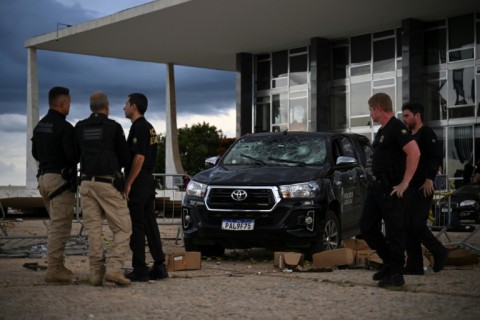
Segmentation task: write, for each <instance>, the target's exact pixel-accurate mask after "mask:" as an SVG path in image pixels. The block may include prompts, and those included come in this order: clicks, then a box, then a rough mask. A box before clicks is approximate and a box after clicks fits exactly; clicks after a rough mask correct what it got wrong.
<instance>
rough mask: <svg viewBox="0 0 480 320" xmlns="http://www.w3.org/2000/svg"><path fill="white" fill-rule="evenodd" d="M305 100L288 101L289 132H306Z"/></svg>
mask: <svg viewBox="0 0 480 320" xmlns="http://www.w3.org/2000/svg"><path fill="white" fill-rule="evenodd" d="M307 110H308V109H307V98H303V99H294V100H290V125H289V130H290V131H307V129H308V128H307Z"/></svg>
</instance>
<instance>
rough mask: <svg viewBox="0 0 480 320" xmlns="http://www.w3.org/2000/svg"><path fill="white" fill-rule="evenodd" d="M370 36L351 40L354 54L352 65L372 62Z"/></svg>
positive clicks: (351, 48)
mask: <svg viewBox="0 0 480 320" xmlns="http://www.w3.org/2000/svg"><path fill="white" fill-rule="evenodd" d="M370 42H371V41H370V34H366V35H363V36H358V37H353V38H351V39H350V50H351V52H352V63H361V62H370V61H371V57H372V50H371V44H370Z"/></svg>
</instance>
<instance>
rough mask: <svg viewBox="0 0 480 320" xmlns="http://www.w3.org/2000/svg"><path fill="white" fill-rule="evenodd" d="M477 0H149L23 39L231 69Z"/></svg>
mask: <svg viewBox="0 0 480 320" xmlns="http://www.w3.org/2000/svg"><path fill="white" fill-rule="evenodd" d="M479 7H480V2H479V1H478V0H461V1H452V0H421V1H419V0H402V1H386V0H365V1H359V0H157V1H153V2H150V3H147V4H144V5H141V6H138V7H133V8H131V9H127V10H124V11H121V12H118V13H115V14H112V15H109V16H106V17H103V18H99V19H95V20H92V21H89V22H86V23H82V24H78V25H74V26H71V27H67V28H64V29H61V30H57V31H54V32H50V33H47V34H44V35H41V36H38V37H34V38H31V39H28V40H26V41H25V47H34V48H37V49H41V50H49V51H58V52H67V53H76V54H85V55H92V56H101V57H112V58H119V59H128V60H138V61H148V62H159V63H173V64H175V65H184V66H192V67H201V68H210V69H220V70H230V71H234V70H235V56H236V54H237V53H240V52H244V53H261V52H269V51H275V50H279V49H285V48H288V47H295V46H301V45H306V44H308V43H309V42H310V39H311V38H314V37H321V38H328V39H339V38H344V37H348V36H354V35H360V34H363V33H367V32H374V31H381V30H386V29H390V28H395V27H399V26H401V21H402V20H403V19H406V18H412V19H419V20H427V21H430V20H436V19H441V18H445V17H451V16H456V15H461V14H466V13H472V12H474V11H475V10H478V9H479Z"/></svg>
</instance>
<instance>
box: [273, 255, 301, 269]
mask: <svg viewBox="0 0 480 320" xmlns="http://www.w3.org/2000/svg"><path fill="white" fill-rule="evenodd" d="M303 263H304V257H303V253H298V252H280V251H279V252H274V253H273V266H274V267H275V268H282V269H283V268H289V269H302V268H303Z"/></svg>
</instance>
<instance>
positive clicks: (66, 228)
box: [32, 87, 78, 282]
mask: <svg viewBox="0 0 480 320" xmlns="http://www.w3.org/2000/svg"><path fill="white" fill-rule="evenodd" d="M48 104H49V110H48V113H47V115H46V116H45V117H43V118H42V119H41V120H40V122H38V124H37V125H36V126H35V129H34V130H33V137H32V155H33V157H34V158H35V160H37V161H38V174H37V178H38V188H39V191H40V194H41V195H42V198H43V201H44V204H45V208H46V209H47V211H48V215H49V217H50V229H49V232H48V241H47V259H48V268H47V271H46V273H45V281H46V282H70V281H71V280H74V279H75V276H74V274H73V272H72V271H71V270H69V269H67V268H66V267H65V265H64V251H65V244H66V243H67V240H68V238H69V237H70V232H71V230H72V218H73V208H74V206H75V191H76V189H75V187H76V183H75V182H74V181H73V180H74V177H76V173H77V163H78V150H77V149H76V148H75V136H74V129H73V126H72V125H71V124H70V123H69V122H68V121H66V117H67V115H68V113H69V111H70V90H69V89H67V88H64V87H54V88H52V89H50V92H49V93H48Z"/></svg>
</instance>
